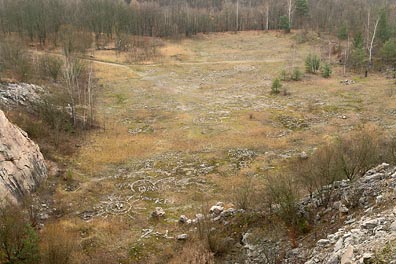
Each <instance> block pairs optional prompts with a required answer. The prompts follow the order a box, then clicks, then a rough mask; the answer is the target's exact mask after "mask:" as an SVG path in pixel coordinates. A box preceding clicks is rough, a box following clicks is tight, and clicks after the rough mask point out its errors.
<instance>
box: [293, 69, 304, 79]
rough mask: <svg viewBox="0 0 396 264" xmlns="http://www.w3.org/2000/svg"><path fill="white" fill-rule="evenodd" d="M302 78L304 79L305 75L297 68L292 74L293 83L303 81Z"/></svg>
mask: <svg viewBox="0 0 396 264" xmlns="http://www.w3.org/2000/svg"><path fill="white" fill-rule="evenodd" d="M302 77H303V73H302V72H301V71H300V69H299V68H297V67H296V68H294V69H293V72H292V74H291V79H292V80H293V81H301V79H302Z"/></svg>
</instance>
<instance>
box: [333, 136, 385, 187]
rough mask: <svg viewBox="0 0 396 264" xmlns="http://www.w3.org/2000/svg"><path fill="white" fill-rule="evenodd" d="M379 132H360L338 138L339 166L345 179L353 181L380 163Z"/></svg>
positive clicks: (336, 145) (336, 144)
mask: <svg viewBox="0 0 396 264" xmlns="http://www.w3.org/2000/svg"><path fill="white" fill-rule="evenodd" d="M376 133H377V132H375V131H370V130H359V131H357V132H353V133H351V134H350V135H348V136H345V137H342V138H338V139H337V141H336V143H335V147H336V152H337V159H338V160H337V165H338V167H339V172H340V174H341V176H342V177H343V178H347V179H349V180H353V179H355V178H356V177H360V176H363V175H364V173H366V171H367V170H368V169H370V168H372V167H373V166H375V165H377V164H378V163H379V162H380V158H381V157H380V151H379V141H378V137H377V135H376Z"/></svg>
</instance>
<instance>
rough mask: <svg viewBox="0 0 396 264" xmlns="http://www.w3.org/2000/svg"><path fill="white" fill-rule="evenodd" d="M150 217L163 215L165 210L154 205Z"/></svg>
mask: <svg viewBox="0 0 396 264" xmlns="http://www.w3.org/2000/svg"><path fill="white" fill-rule="evenodd" d="M151 217H153V218H161V217H165V211H164V209H162V208H161V207H156V208H155V210H154V211H153V212H152V213H151Z"/></svg>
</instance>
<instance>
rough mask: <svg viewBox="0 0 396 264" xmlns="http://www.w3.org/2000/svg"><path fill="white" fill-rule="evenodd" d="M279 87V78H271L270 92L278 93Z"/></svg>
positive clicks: (280, 84)
mask: <svg viewBox="0 0 396 264" xmlns="http://www.w3.org/2000/svg"><path fill="white" fill-rule="evenodd" d="M281 88H282V83H281V81H280V80H279V78H276V79H275V80H273V82H272V86H271V93H272V94H279V93H280V89H281Z"/></svg>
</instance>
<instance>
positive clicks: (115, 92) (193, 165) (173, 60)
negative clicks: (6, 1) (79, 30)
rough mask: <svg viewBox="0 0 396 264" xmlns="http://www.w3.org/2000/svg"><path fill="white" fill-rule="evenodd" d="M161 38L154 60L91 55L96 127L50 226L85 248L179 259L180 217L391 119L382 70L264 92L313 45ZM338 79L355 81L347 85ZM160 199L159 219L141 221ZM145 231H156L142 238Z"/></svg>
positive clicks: (282, 38) (267, 37) (312, 78)
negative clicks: (251, 178) (75, 236)
mask: <svg viewBox="0 0 396 264" xmlns="http://www.w3.org/2000/svg"><path fill="white" fill-rule="evenodd" d="M164 43H165V45H164V46H163V47H162V48H161V54H162V57H161V58H158V59H157V60H153V61H152V62H150V63H140V64H127V63H126V61H125V60H124V58H123V57H122V56H121V55H120V56H117V55H116V54H115V53H114V51H101V52H100V53H97V54H95V60H98V61H100V62H96V63H95V64H94V65H95V69H96V77H97V78H98V80H99V83H100V84H101V86H102V87H101V89H100V91H98V105H97V117H98V120H99V124H100V127H101V129H97V130H95V131H93V132H91V133H90V134H89V135H88V136H87V139H86V141H85V143H84V144H83V145H82V146H81V148H80V150H79V152H78V154H77V155H76V156H75V157H74V159H73V161H72V163H71V164H70V166H69V170H68V174H69V178H70V180H69V181H67V182H65V183H64V184H63V185H62V186H60V187H59V188H58V190H57V191H56V194H55V202H56V204H57V207H58V208H61V209H62V210H63V211H64V213H65V214H64V216H63V217H62V218H61V219H60V220H59V221H60V222H61V224H62V225H64V226H66V227H67V228H68V229H69V230H70V231H74V232H76V233H79V234H83V235H81V241H82V242H81V245H82V247H83V249H84V250H85V252H88V253H87V254H88V255H89V254H90V252H92V253H93V252H100V251H102V252H109V254H110V253H111V254H112V255H116V256H117V257H118V259H120V260H122V261H123V263H134V262H139V261H140V262H141V263H169V262H172V261H173V263H181V262H180V261H179V262H178V261H177V257H178V253H177V252H184V251H185V250H183V247H184V248H186V247H188V246H189V244H182V243H179V242H176V241H175V240H174V239H167V238H165V236H164V234H165V233H166V234H168V236H169V237H174V236H176V235H178V234H180V233H184V232H190V231H193V230H189V228H187V229H186V228H185V227H181V226H179V225H178V224H177V220H178V219H179V216H180V215H182V214H184V215H187V216H189V217H193V215H195V214H196V213H199V212H202V211H207V210H208V207H209V206H211V205H213V204H215V203H216V202H217V201H222V202H224V203H226V204H229V206H232V203H235V190H236V189H237V188H238V187H239V186H241V185H243V184H245V183H246V181H245V179H246V178H247V177H248V175H259V176H258V177H260V175H264V172H268V171H269V172H271V170H276V169H277V168H279V166H281V165H282V161H284V160H285V159H287V158H288V157H292V156H295V155H299V153H301V152H303V151H305V152H306V153H308V154H311V153H312V152H313V150H314V149H315V147H317V146H319V145H320V144H322V143H323V142H325V141H326V140H328V139H329V138H331V137H334V136H336V135H338V134H343V133H347V132H348V131H350V130H351V129H353V128H356V127H359V126H363V125H366V126H376V127H381V128H387V129H393V128H394V126H395V125H394V124H395V121H396V101H395V100H394V97H393V94H394V89H395V84H394V82H393V81H392V80H387V79H386V78H385V77H384V76H381V75H370V76H369V77H368V78H365V79H363V78H361V76H360V75H357V74H352V73H348V75H347V76H343V75H342V74H341V73H342V69H341V67H338V66H335V67H334V68H333V72H334V74H333V76H332V77H331V78H330V79H324V78H322V77H321V76H320V75H305V76H304V77H303V79H302V80H301V81H298V82H293V81H290V82H284V83H283V86H284V87H285V88H286V89H287V92H288V94H287V95H286V96H284V95H271V94H270V91H271V82H272V80H273V79H274V78H276V77H278V76H279V74H280V72H281V71H282V69H285V68H288V67H290V66H291V65H293V66H295V67H299V68H300V69H301V70H304V58H305V57H306V56H307V54H309V53H311V52H312V53H319V52H320V42H319V41H317V42H315V43H313V44H312V43H311V44H310V43H304V44H297V43H296V42H295V40H294V37H293V36H292V35H283V34H280V33H276V32H271V33H264V32H245V33H238V34H232V33H224V34H209V35H201V36H197V37H194V38H191V39H186V40H182V41H179V42H172V41H164ZM332 60H333V61H336V58H335V57H334V58H332ZM344 79H350V80H355V81H356V83H355V84H353V85H347V86H346V85H343V84H341V83H340V81H341V80H344ZM249 151H250V152H249ZM241 153H242V154H241ZM244 153H254V154H252V155H251V156H246V154H244ZM70 184H74V185H76V186H78V187H76V188H68V185H70ZM70 189H72V190H70ZM158 206H160V207H162V208H163V209H164V210H165V212H166V218H165V219H164V220H159V221H157V220H153V219H151V218H150V213H151V212H152V211H153V210H154V208H155V207H158ZM143 229H152V230H153V234H154V233H155V232H158V233H157V235H151V236H148V237H142V235H143V234H144V231H142V230H143ZM143 245H144V246H143ZM183 254H184V253H183Z"/></svg>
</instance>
